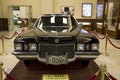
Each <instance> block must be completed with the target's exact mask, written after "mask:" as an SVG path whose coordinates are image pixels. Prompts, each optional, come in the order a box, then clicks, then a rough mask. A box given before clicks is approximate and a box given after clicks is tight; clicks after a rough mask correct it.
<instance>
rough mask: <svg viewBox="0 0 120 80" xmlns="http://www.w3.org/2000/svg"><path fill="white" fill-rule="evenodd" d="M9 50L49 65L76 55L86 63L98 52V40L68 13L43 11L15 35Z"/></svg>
mask: <svg viewBox="0 0 120 80" xmlns="http://www.w3.org/2000/svg"><path fill="white" fill-rule="evenodd" d="M13 54H14V55H15V56H16V57H17V58H18V59H22V60H24V63H25V65H26V66H28V64H29V61H32V60H39V61H40V62H43V63H46V64H50V65H62V64H68V63H70V62H74V61H75V60H76V59H79V60H81V61H83V64H86V65H88V63H89V61H90V60H91V59H95V58H97V57H98V55H99V54H100V52H99V40H98V39H97V38H96V37H95V36H94V35H93V34H90V33H89V32H87V31H86V30H84V29H82V25H81V24H79V23H78V22H77V21H76V19H75V18H74V17H73V16H72V15H66V14H44V15H42V16H40V17H39V18H38V19H37V20H36V21H35V23H34V25H33V28H31V29H30V30H29V31H28V32H26V33H23V34H21V35H19V36H18V37H16V39H15V40H14V52H13Z"/></svg>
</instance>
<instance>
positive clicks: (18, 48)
mask: <svg viewBox="0 0 120 80" xmlns="http://www.w3.org/2000/svg"><path fill="white" fill-rule="evenodd" d="M15 50H16V51H22V44H21V43H16V44H15Z"/></svg>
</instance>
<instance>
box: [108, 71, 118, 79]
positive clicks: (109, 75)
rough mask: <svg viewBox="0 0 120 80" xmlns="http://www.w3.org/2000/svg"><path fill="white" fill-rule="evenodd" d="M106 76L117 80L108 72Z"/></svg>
mask: <svg viewBox="0 0 120 80" xmlns="http://www.w3.org/2000/svg"><path fill="white" fill-rule="evenodd" d="M106 76H107V77H109V78H110V79H111V80H117V79H116V78H115V77H113V76H112V75H111V74H109V73H108V72H106Z"/></svg>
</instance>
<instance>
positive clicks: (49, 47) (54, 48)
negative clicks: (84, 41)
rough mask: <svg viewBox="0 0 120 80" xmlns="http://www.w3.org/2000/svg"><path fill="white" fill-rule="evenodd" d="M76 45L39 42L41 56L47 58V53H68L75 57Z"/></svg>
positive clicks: (54, 54)
mask: <svg viewBox="0 0 120 80" xmlns="http://www.w3.org/2000/svg"><path fill="white" fill-rule="evenodd" d="M74 51H75V45H74V43H69V44H43V43H39V57H40V58H46V54H47V55H52V56H61V55H66V54H68V58H73V57H74Z"/></svg>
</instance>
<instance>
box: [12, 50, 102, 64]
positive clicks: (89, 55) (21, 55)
mask: <svg viewBox="0 0 120 80" xmlns="http://www.w3.org/2000/svg"><path fill="white" fill-rule="evenodd" d="M12 54H13V55H15V56H16V57H17V58H18V59H28V60H29V59H38V60H39V61H42V62H45V61H46V58H40V57H39V56H38V52H29V53H28V52H13V53H12ZM98 55H100V52H75V56H74V57H73V58H70V59H68V62H72V61H74V60H76V59H95V58H97V57H98Z"/></svg>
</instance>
